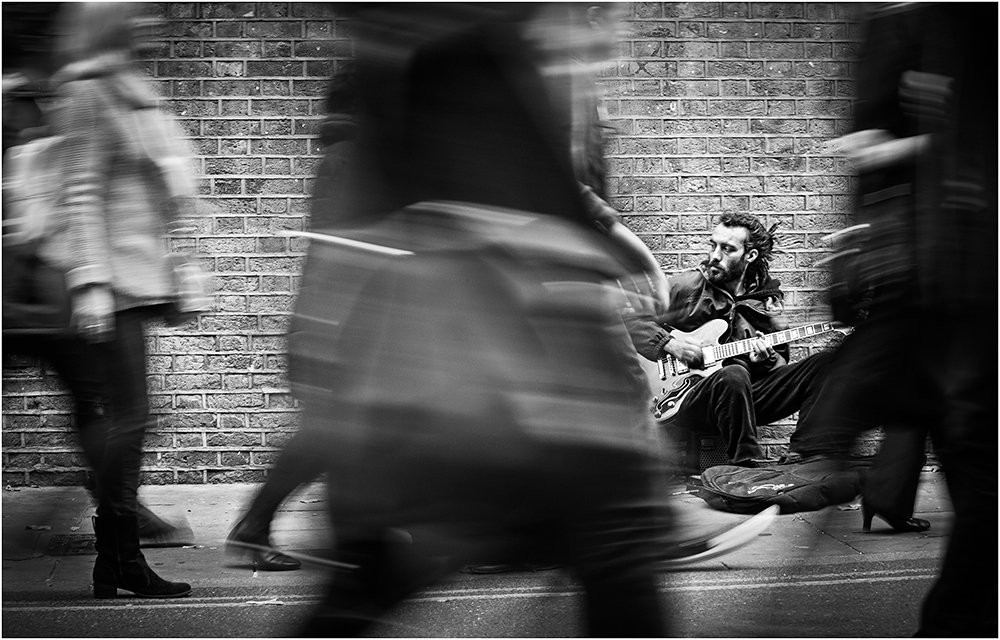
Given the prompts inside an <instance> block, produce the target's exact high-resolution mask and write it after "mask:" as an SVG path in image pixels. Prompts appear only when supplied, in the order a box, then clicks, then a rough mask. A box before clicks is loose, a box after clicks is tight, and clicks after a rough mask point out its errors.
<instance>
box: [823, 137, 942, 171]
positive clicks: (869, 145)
mask: <svg viewBox="0 0 1000 640" xmlns="http://www.w3.org/2000/svg"><path fill="white" fill-rule="evenodd" d="M826 146H827V149H828V150H829V151H830V152H831V153H840V154H843V155H846V156H847V157H848V159H849V160H851V162H853V163H854V167H855V168H856V169H857V170H858V171H861V172H866V171H874V170H876V169H882V168H884V167H890V166H893V165H897V164H900V163H902V162H907V161H910V160H912V159H913V158H916V157H917V156H918V155H919V154H920V153H922V152H925V151H926V150H927V149H928V148H929V147H930V134H924V135H919V136H913V137H910V138H896V137H895V136H893V135H892V134H891V133H889V132H888V131H885V130H883V129H866V130H864V131H855V132H854V133H850V134H848V135H846V136H841V137H840V138H836V139H835V140H830V141H829V142H827V143H826Z"/></svg>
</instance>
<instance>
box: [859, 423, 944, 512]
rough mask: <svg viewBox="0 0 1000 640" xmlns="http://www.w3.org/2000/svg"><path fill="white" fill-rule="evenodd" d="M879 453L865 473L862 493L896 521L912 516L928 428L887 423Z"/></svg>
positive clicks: (867, 500)
mask: <svg viewBox="0 0 1000 640" xmlns="http://www.w3.org/2000/svg"><path fill="white" fill-rule="evenodd" d="M883 429H884V431H885V436H884V437H883V438H882V443H881V444H880V445H879V451H878V455H876V456H875V460H874V461H873V462H872V466H871V468H869V469H868V471H867V472H866V473H865V475H864V483H863V486H862V494H863V495H864V500H865V502H866V503H867V504H868V505H870V506H871V507H872V508H873V509H874V511H875V512H876V513H879V514H881V515H883V516H886V517H887V518H889V519H892V520H896V521H905V520H908V519H909V518H911V517H913V507H914V503H915V502H916V499H917V488H918V486H919V484H920V471H921V469H923V466H924V463H925V462H926V460H927V456H926V454H925V453H924V450H925V447H926V444H927V431H928V430H927V428H926V427H922V426H916V425H900V424H887V425H884V426H883Z"/></svg>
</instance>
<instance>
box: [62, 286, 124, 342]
mask: <svg viewBox="0 0 1000 640" xmlns="http://www.w3.org/2000/svg"><path fill="white" fill-rule="evenodd" d="M71 322H72V324H73V326H74V327H75V328H76V331H77V333H79V334H80V335H81V336H83V339H84V340H86V341H87V342H107V341H109V340H111V339H113V338H114V337H115V299H114V296H113V295H112V293H111V289H110V287H106V286H91V287H87V288H86V289H82V290H80V291H76V292H74V293H73V317H72V320H71Z"/></svg>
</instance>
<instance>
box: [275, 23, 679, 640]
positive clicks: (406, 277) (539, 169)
mask: <svg viewBox="0 0 1000 640" xmlns="http://www.w3.org/2000/svg"><path fill="white" fill-rule="evenodd" d="M577 10H578V8H577V7H565V6H559V5H555V4H553V5H526V6H521V7H511V6H503V7H497V6H489V5H485V6H483V5H471V6H470V5H449V6H448V7H445V8H442V7H440V6H438V7H431V8H419V9H417V8H410V9H407V10H406V12H405V13H406V15H400V14H399V9H398V7H394V8H393V9H392V10H391V11H389V10H387V9H385V8H381V7H366V8H364V9H362V10H361V11H359V14H360V19H359V20H358V34H359V51H360V52H362V55H361V56H359V64H360V69H359V74H360V75H359V79H360V87H361V91H362V95H363V101H364V105H365V110H364V116H365V118H366V124H367V126H365V127H362V131H361V132H360V133H359V137H363V138H364V140H365V141H366V144H364V145H360V144H359V150H361V151H363V152H364V153H370V154H372V156H371V158H372V160H373V161H372V162H370V163H369V164H367V165H366V166H368V167H372V168H373V169H372V170H373V171H377V172H378V178H379V179H380V180H382V181H383V184H385V185H386V189H387V190H388V191H390V192H391V197H392V198H395V199H397V200H398V201H399V202H400V203H401V205H402V207H403V208H402V209H400V210H398V211H396V212H394V213H392V214H390V215H388V216H386V217H384V218H382V219H380V220H378V221H377V222H376V223H375V224H372V225H371V226H369V227H364V228H358V229H356V230H354V231H353V232H350V233H348V232H344V231H342V232H340V234H339V235H331V236H330V237H329V238H328V239H327V240H321V241H318V242H317V241H314V245H316V244H324V245H325V246H329V247H330V250H329V252H328V254H327V255H328V262H326V263H323V262H321V261H317V262H314V263H311V264H310V269H309V270H308V272H307V273H304V275H303V288H302V293H301V294H300V297H299V301H298V303H297V308H296V319H295V321H294V322H293V326H297V327H299V330H298V331H293V332H292V334H291V336H290V349H291V362H292V363H293V365H295V364H297V366H294V367H293V369H292V371H291V373H292V379H293V384H294V385H296V386H297V387H298V389H299V390H300V392H301V393H302V394H303V409H304V417H303V420H304V422H308V421H317V422H318V423H320V424H322V425H323V427H322V429H321V431H322V433H323V434H324V436H325V438H326V440H327V445H326V447H325V448H324V450H325V451H326V452H328V453H329V455H330V461H329V474H330V491H331V508H332V514H333V519H334V522H335V523H336V539H337V556H336V561H337V562H339V563H341V566H342V567H345V568H344V569H343V570H342V571H341V572H339V573H338V574H337V575H336V576H335V577H334V580H333V581H332V583H331V585H330V590H329V592H328V595H327V598H326V599H325V600H324V603H323V604H322V606H321V608H320V609H319V610H318V611H317V612H316V613H315V615H314V616H313V618H312V620H311V621H310V623H309V624H308V626H307V628H306V629H305V630H304V631H303V634H304V635H353V634H359V633H364V632H365V631H366V630H367V629H369V627H370V625H372V624H373V623H374V622H376V621H377V620H378V619H379V618H380V616H382V615H383V614H384V613H385V612H387V611H388V610H389V609H390V608H391V607H392V606H393V605H395V604H396V603H398V602H399V601H400V600H402V599H403V598H404V597H406V596H407V595H408V594H409V593H412V592H413V591H414V590H416V589H419V588H421V587H423V586H426V585H428V584H431V583H432V582H434V581H436V580H438V579H440V578H441V577H443V576H444V575H446V574H447V573H449V572H451V571H454V570H456V569H458V568H460V567H461V566H463V565H464V564H466V563H468V562H469V561H480V562H481V561H501V562H509V561H523V560H525V559H529V558H530V559H532V560H548V561H552V562H556V563H558V564H562V565H564V566H565V567H566V568H567V570H568V571H570V572H572V573H573V574H574V575H575V576H577V577H578V578H579V579H580V580H581V582H582V584H583V586H584V591H585V593H586V596H585V599H586V604H585V611H586V618H587V624H588V632H589V633H591V634H594V635H616V636H623V635H624V636H632V635H635V636H660V635H664V634H665V631H666V623H665V620H664V618H663V614H662V610H661V604H660V598H661V595H660V594H659V593H658V592H657V589H656V572H657V567H656V561H657V559H659V558H662V557H663V556H664V555H665V554H664V545H665V543H664V538H663V533H664V531H665V530H666V528H667V527H668V525H669V519H668V515H667V514H665V513H664V512H663V511H662V510H660V509H659V507H660V506H661V504H662V503H661V502H660V495H659V493H658V490H657V483H658V481H660V480H662V476H660V475H657V470H658V469H659V468H660V466H661V464H660V460H659V457H658V453H659V451H658V450H656V449H655V447H653V446H652V443H651V441H650V433H651V431H652V429H651V426H650V424H649V419H650V416H649V414H648V410H647V407H646V403H645V402H644V399H645V398H646V397H647V396H648V394H649V389H648V387H646V386H645V380H644V379H643V380H642V381H641V384H639V381H638V380H637V379H636V378H635V377H634V376H632V375H631V373H630V368H631V367H633V366H634V365H635V364H636V360H635V358H636V355H635V353H634V351H633V350H631V349H629V343H628V338H627V335H626V333H625V331H624V326H623V325H622V323H621V319H620V317H619V316H618V313H617V307H616V306H615V305H614V304H612V303H611V298H609V297H608V294H607V290H606V289H605V288H604V287H603V283H605V282H607V281H609V280H614V279H615V278H617V277H621V276H623V275H624V274H625V273H626V272H627V269H626V267H625V266H624V265H631V264H632V263H631V262H630V260H629V259H628V258H625V254H624V252H622V251H621V250H620V249H619V248H618V247H616V246H615V245H614V244H613V243H612V242H611V241H609V240H608V238H607V236H606V235H604V234H601V233H600V232H599V231H598V229H597V228H596V227H595V226H594V224H593V219H592V217H591V216H590V215H589V214H588V213H587V212H586V204H585V202H584V199H583V194H584V192H583V190H582V189H581V188H580V183H579V181H578V180H577V176H576V174H575V171H574V167H573V163H572V160H571V154H570V152H569V150H570V127H568V126H565V125H566V124H567V123H569V122H571V112H570V109H569V107H570V103H569V102H568V101H567V102H562V103H560V102H558V97H559V96H558V93H557V92H554V91H553V87H552V84H551V83H549V82H547V81H546V80H547V79H546V78H545V77H543V75H542V73H541V69H543V68H544V67H545V66H547V65H544V64H541V63H540V62H541V60H543V59H544V58H545V57H546V56H549V60H552V59H553V58H557V57H561V61H562V63H563V66H564V67H566V66H567V65H569V63H570V58H569V54H568V49H567V48H566V47H565V46H562V47H561V48H557V49H555V50H549V51H539V50H538V49H537V46H538V45H539V44H544V43H545V42H546V40H545V38H539V37H536V36H537V34H545V33H547V34H552V33H557V32H558V30H557V31H553V30H552V29H553V28H556V29H558V28H564V29H569V30H571V31H568V32H566V31H564V32H563V33H564V34H565V33H569V34H571V35H572V36H581V37H584V38H586V37H590V30H591V27H590V25H588V24H587V23H586V22H580V21H578V20H574V19H573V14H572V12H574V11H577ZM401 25H405V26H406V28H405V29H402V30H400V26H401ZM424 28H426V30H424ZM368 142H370V143H371V144H370V145H369V144H367V143H368ZM311 251H312V249H311ZM317 255H319V250H317ZM341 263H346V264H348V266H349V267H351V268H350V269H347V270H346V271H345V270H344V269H341V268H340V264H341ZM345 273H346V274H348V275H345ZM354 275H357V276H358V277H352V276H354ZM322 318H326V319H327V320H326V322H325V324H324V322H322V320H321V319H322Z"/></svg>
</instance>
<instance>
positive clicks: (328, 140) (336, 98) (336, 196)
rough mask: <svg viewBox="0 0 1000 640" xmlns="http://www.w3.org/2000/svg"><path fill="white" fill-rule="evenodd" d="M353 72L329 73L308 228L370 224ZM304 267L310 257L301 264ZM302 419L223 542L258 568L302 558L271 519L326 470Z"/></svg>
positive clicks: (294, 564)
mask: <svg viewBox="0 0 1000 640" xmlns="http://www.w3.org/2000/svg"><path fill="white" fill-rule="evenodd" d="M356 83H357V78H356V72H355V69H354V67H353V65H352V64H351V63H349V62H348V63H344V64H343V66H342V67H341V68H340V69H338V71H337V73H336V74H334V76H333V78H332V79H331V82H330V87H329V90H328V93H327V98H326V102H325V108H326V112H327V115H326V117H325V118H324V119H323V122H322V124H321V125H320V143H321V144H322V145H323V159H322V161H321V162H320V165H319V168H318V169H317V170H316V180H315V183H314V187H313V193H312V199H311V200H310V215H309V226H310V228H311V229H313V230H331V229H337V228H342V227H344V226H350V225H351V224H352V222H353V223H360V222H361V221H363V222H365V223H370V222H371V221H370V217H366V216H364V215H363V214H362V212H359V211H358V210H357V207H356V206H353V202H354V201H357V198H356V197H354V198H353V199H352V198H351V197H350V194H352V193H356V192H357V189H356V188H352V187H351V186H349V181H350V180H351V178H352V177H353V176H355V175H357V173H358V172H357V170H356V167H355V156H356V155H357V154H356V153H355V150H354V146H355V137H356V135H357V128H358V124H357V122H356V116H355V114H356V111H357V100H358V96H357V89H356V87H355V85H356ZM305 269H309V258H308V257H307V262H306V267H305ZM316 426H317V425H316V424H315V423H312V422H307V423H306V424H305V425H304V428H300V429H299V431H297V432H296V433H295V435H293V436H292V438H291V440H289V441H288V443H287V444H286V445H285V446H284V447H283V448H282V450H281V453H280V454H279V456H278V460H277V461H276V462H275V464H274V466H273V467H272V468H271V469H270V470H269V471H268V474H267V479H266V480H265V481H264V484H263V486H261V488H260V490H259V491H258V492H257V494H256V495H255V496H254V499H253V501H252V502H251V504H250V508H249V509H248V510H247V512H246V514H244V515H243V517H242V518H241V519H240V521H239V522H237V523H236V525H235V526H234V527H233V530H232V532H230V534H229V538H228V540H227V546H228V547H229V551H230V552H231V553H239V552H240V550H242V551H244V552H248V553H250V554H252V555H251V561H252V563H253V566H254V567H256V568H258V569H260V570H262V571H290V570H295V569H298V568H299V567H300V566H301V562H299V560H297V559H296V558H294V557H292V556H289V555H288V554H285V553H282V552H281V551H278V550H277V549H275V548H274V545H273V543H272V542H271V522H272V521H273V519H274V516H275V513H276V512H277V510H278V508H279V507H280V506H281V504H282V503H283V502H284V501H285V499H286V498H287V497H288V496H289V495H290V494H291V493H292V492H293V491H295V490H296V489H298V488H299V487H300V486H301V485H303V484H305V483H308V482H311V481H313V480H316V479H317V478H318V477H319V476H320V475H322V473H323V472H324V471H325V470H326V466H327V459H326V457H325V455H324V453H323V449H322V446H321V445H322V440H319V439H318V438H317V434H316V431H315V429H314V427H316Z"/></svg>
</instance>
